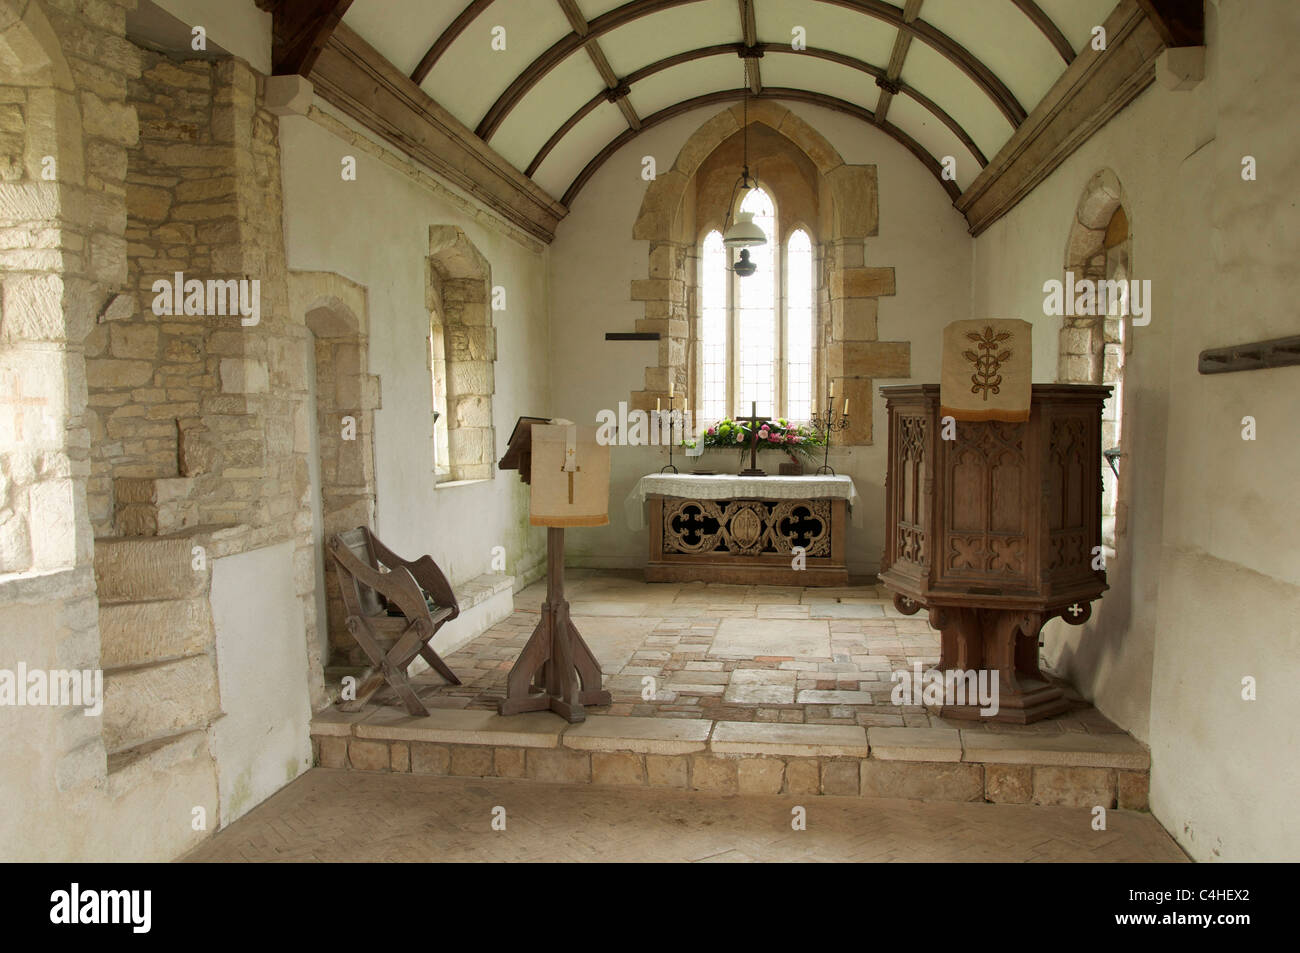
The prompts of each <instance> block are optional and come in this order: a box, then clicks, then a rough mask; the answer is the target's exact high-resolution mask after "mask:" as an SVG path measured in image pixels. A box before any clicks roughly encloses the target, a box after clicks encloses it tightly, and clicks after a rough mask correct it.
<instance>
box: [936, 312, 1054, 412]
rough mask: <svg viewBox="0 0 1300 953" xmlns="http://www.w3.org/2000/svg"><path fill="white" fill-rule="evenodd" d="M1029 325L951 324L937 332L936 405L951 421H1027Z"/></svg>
mask: <svg viewBox="0 0 1300 953" xmlns="http://www.w3.org/2000/svg"><path fill="white" fill-rule="evenodd" d="M1032 333H1033V325H1031V324H1030V323H1029V322H1028V321H1020V320H1017V319H1013V318H988V319H985V320H982V321H954V322H952V323H951V324H949V325H948V326H947V327H946V328H944V329H943V373H942V376H941V378H940V381H939V406H940V410H941V412H942V414H943V415H944V416H950V417H952V418H953V419H954V420H1002V421H1007V422H1011V423H1019V422H1022V421H1026V420H1028V419H1029V403H1030V400H1031V399H1032V396H1033V394H1032V387H1033V379H1034V374H1033V354H1034V349H1033V337H1032Z"/></svg>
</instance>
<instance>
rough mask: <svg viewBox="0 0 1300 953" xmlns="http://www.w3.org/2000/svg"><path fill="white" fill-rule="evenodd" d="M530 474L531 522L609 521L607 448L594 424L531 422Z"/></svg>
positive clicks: (585, 523)
mask: <svg viewBox="0 0 1300 953" xmlns="http://www.w3.org/2000/svg"><path fill="white" fill-rule="evenodd" d="M568 451H574V452H572V453H570V452H568ZM531 476H532V482H531V484H530V486H531V492H530V495H529V508H528V509H529V513H528V521H529V522H530V523H531V524H532V525H533V526H604V525H606V524H607V523H609V447H608V446H607V445H602V444H599V443H597V442H596V428H595V427H578V426H576V425H573V424H568V425H565V424H533V433H532V473H531Z"/></svg>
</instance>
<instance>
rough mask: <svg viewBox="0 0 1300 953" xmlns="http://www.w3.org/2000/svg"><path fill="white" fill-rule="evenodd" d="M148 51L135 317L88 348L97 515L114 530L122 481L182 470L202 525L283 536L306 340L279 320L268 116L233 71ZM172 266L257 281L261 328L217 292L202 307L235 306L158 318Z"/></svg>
mask: <svg viewBox="0 0 1300 953" xmlns="http://www.w3.org/2000/svg"><path fill="white" fill-rule="evenodd" d="M142 55H143V59H144V62H143V72H142V75H141V77H140V78H139V79H138V80H136V81H135V82H133V83H132V85H131V89H130V98H131V100H132V102H133V103H134V104H135V106H136V109H137V111H138V112H139V114H140V117H141V132H140V141H139V144H138V145H137V146H136V147H134V148H132V149H131V150H130V152H129V156H128V170H127V208H128V215H129V220H128V223H127V230H126V237H127V239H128V241H129V254H128V257H129V261H130V280H129V281H130V286H131V290H132V291H133V293H134V294H135V301H136V308H135V311H134V313H133V314H132V315H130V316H129V317H127V318H124V319H122V320H117V321H111V322H106V323H104V324H101V325H100V326H98V327H96V328H95V329H94V331H93V332H92V333H91V335H90V337H89V338H88V340H87V353H88V357H89V362H88V374H89V384H90V403H91V407H92V411H93V412H92V417H91V428H92V441H93V445H92V458H93V468H92V476H91V481H90V486H89V505H90V509H91V516H92V519H93V520H94V523H95V527H96V530H97V532H99V533H100V534H102V535H111V534H112V533H113V530H114V525H113V516H114V509H115V502H120V501H115V497H114V486H113V481H114V480H115V479H121V478H152V479H159V478H169V477H177V476H180V477H186V478H189V479H191V480H193V481H194V485H193V489H192V499H193V500H194V501H195V519H196V520H197V521H198V522H199V523H200V524H209V523H246V524H249V525H254V526H265V525H268V524H271V523H273V522H275V521H277V520H279V521H281V526H280V527H279V529H280V534H281V535H287V534H288V533H290V532H292V531H293V526H292V516H293V513H294V511H295V510H296V509H297V501H298V498H299V496H300V495H301V488H300V487H296V486H295V473H296V470H297V469H299V467H298V465H297V464H296V463H295V461H294V460H293V457H292V453H293V439H292V435H293V429H294V426H295V420H294V417H295V414H296V413H297V412H298V408H297V406H296V404H297V403H298V402H300V401H301V400H303V399H304V398H305V392H306V380H305V359H304V355H303V353H302V351H303V349H304V348H305V346H306V344H305V336H304V332H303V330H302V329H301V328H300V327H294V326H292V325H291V324H290V322H289V318H288V314H287V291H286V286H285V277H284V271H285V269H284V262H283V251H282V247H283V242H282V239H281V235H280V231H281V225H280V199H279V192H280V187H279V162H278V152H277V146H276V138H275V137H276V123H275V119H274V117H272V116H271V115H270V114H269V113H266V112H264V111H261V110H259V109H258V108H257V103H256V97H257V84H258V77H257V76H256V74H254V73H253V72H252V71H251V70H249V69H248V67H247V66H245V65H243V64H241V63H238V62H236V61H233V60H226V61H222V62H220V63H214V62H210V61H191V62H184V63H177V62H174V61H172V60H170V59H168V58H167V57H165V56H162V55H160V54H156V53H143V54H142ZM178 272H179V273H181V274H182V275H183V276H184V279H185V281H187V282H188V281H191V280H198V281H200V282H207V281H209V280H218V281H229V280H234V281H246V280H250V281H251V280H256V281H257V282H258V283H259V295H258V298H259V303H260V321H259V323H258V324H256V325H251V326H245V325H244V324H243V323H242V321H243V320H244V319H243V318H242V316H241V315H240V314H239V313H238V309H237V308H233V307H231V303H230V302H223V301H222V300H221V299H220V298H217V299H214V300H212V301H211V302H208V301H207V300H206V299H205V308H206V307H208V306H209V305H215V306H216V309H217V310H225V311H234V312H235V313H229V314H225V315H221V314H206V313H204V314H161V315H159V314H155V313H154V311H155V299H156V298H157V297H158V294H157V292H155V290H154V286H155V282H156V281H158V280H164V281H167V282H174V281H175V276H176V274H177V273H178ZM230 287H231V286H226V288H227V289H229V288H230ZM223 305H224V306H223ZM161 310H166V308H165V307H164V308H162V309H161ZM247 320H249V321H251V320H252V318H251V317H250V318H248V319H247Z"/></svg>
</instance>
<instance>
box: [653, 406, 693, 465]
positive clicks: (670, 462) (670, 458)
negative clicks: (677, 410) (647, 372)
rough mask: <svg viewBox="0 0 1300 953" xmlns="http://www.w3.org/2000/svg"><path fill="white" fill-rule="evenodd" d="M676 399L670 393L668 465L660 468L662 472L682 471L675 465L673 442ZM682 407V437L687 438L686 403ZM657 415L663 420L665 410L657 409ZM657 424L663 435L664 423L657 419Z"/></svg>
mask: <svg viewBox="0 0 1300 953" xmlns="http://www.w3.org/2000/svg"><path fill="white" fill-rule="evenodd" d="M676 399H677V396H676V395H675V394H669V395H668V466H666V467H662V468H661V469H660V470H659V472H660V473H667V472H669V471H670V470H671V471H672V472H673V473H678V472H680V471H679V470H678V469H677V467H675V466H673V442H674V440H673V401H675V400H676ZM682 407H683V420H682V427H683V435H682V439H683V440H684V439H686V437H685V433H684V428H685V426H686V422H685V417H684V415H685V404H683V405H682ZM655 416H656V417H658V418H659V420H660V421H661V420H662V419H663V411H662V410H657V411H655ZM656 426H658V428H659V433H660V434H661V435H662V434H663V430H664V428H663V425H662V424H661V423H659V421H656Z"/></svg>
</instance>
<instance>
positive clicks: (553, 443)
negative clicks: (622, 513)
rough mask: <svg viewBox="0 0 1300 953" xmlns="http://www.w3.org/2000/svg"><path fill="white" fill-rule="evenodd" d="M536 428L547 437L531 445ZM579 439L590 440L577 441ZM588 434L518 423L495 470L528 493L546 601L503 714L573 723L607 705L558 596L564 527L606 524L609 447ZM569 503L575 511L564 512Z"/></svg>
mask: <svg viewBox="0 0 1300 953" xmlns="http://www.w3.org/2000/svg"><path fill="white" fill-rule="evenodd" d="M534 427H539V428H540V431H541V433H542V434H543V435H544V436H545V438H546V439H544V440H539V441H538V442H537V443H536V444H534V441H533V428H534ZM557 431H560V433H558V434H557V433H556V432H557ZM579 433H581V435H582V436H585V437H588V438H589V439H586V440H580V439H578V434H579ZM592 434H594V429H592V428H575V427H573V426H572V425H570V426H568V427H564V426H551V424H550V421H549V420H546V419H545V418H541V417H520V418H519V420H518V422H517V423H516V424H515V429H514V432H513V433H511V435H510V443H509V445H508V446H507V448H506V454H505V456H503V457H502V458H501V460H500V462H499V463H498V464H497V466H498V467H499V468H500V469H502V470H518V471H519V478H520V479H521V480H523V481H524V483H527V484H529V486H530V487H532V499H531V501H530V515H529V522H530V523H532V525H534V526H545V527H546V601H545V602H543V603H542V617H541V620H540V621H539V622H538V623H537V628H536V629H534V630H533V634H532V636H531V637H530V638H529V639H528V643H527V644H526V645H525V646H524V649H523V651H522V652H520V653H519V659H518V661H516V662H515V665H514V668H512V669H511V670H510V677H509V679H508V680H507V682H506V697H505V698H504V699H503V700H502V701H501V702H500V703H499V705H498V706H497V710H498V711H499V712H500V713H501V714H502V715H515V714H518V713H519V712H525V711H546V710H548V709H549V710H550V711H554V712H555V713H557V714H559V715H561V716H562V717H564V718H566V719H567V720H569V721H571V722H578V721H583V720H584V719H585V718H586V717H587V715H586V711H585V710H584V706H585V705H608V704H610V702H611V698H610V694H609V692H607V691H605V690H604V689H603V688H602V687H601V671H600V663H599V662H597V661H596V656H595V655H593V654H592V651H591V648H590V647H589V646H588V645H587V643H586V642H585V641H583V638H582V636H581V635H580V634H579V633H578V629H577V627H576V626H574V624H573V620H572V619H570V618H569V603H568V600H566V599H565V598H564V527H565V526H602V525H605V524H607V523H608V522H609V515H608V509H609V448H608V447H597V445H596V444H595V441H594V436H592ZM557 437H558V440H557V439H556V438H557ZM593 448H594V449H593ZM534 480H536V481H537V482H536V483H534ZM566 496H567V504H566V502H565V500H566ZM602 501H603V502H602ZM597 503H599V505H596V504H597ZM584 504H585V505H584ZM568 505H572V506H573V507H574V512H572V513H568V512H566V509H567V506H568ZM597 511H599V512H597Z"/></svg>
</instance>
